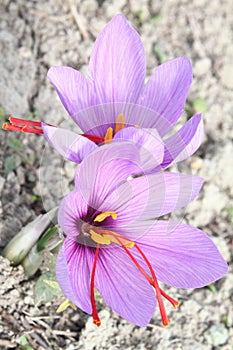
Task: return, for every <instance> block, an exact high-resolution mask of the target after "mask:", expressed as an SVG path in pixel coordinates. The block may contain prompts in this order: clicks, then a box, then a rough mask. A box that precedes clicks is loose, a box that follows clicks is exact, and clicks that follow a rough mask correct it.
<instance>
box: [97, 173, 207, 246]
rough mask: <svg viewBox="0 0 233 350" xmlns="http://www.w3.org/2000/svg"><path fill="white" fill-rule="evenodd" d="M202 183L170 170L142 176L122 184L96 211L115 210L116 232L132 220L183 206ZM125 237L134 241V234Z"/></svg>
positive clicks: (199, 179)
mask: <svg viewBox="0 0 233 350" xmlns="http://www.w3.org/2000/svg"><path fill="white" fill-rule="evenodd" d="M202 183H203V179H201V178H199V177H197V176H189V175H183V174H176V173H171V172H165V173H155V174H151V175H147V176H142V177H139V178H135V179H132V180H130V181H127V182H125V183H123V184H122V185H121V186H120V187H119V188H117V189H116V191H114V192H113V193H111V195H110V196H108V198H107V200H106V202H104V203H103V204H102V205H101V207H100V208H99V210H101V211H107V210H108V211H109V210H110V209H109V208H111V211H114V212H116V213H117V220H114V223H113V224H112V227H111V229H112V230H113V231H114V230H116V231H117V232H118V231H119V230H122V229H124V228H127V226H128V225H129V224H130V223H132V222H134V221H135V220H137V221H139V220H149V219H154V218H158V217H160V216H163V215H165V214H168V213H171V212H173V211H175V210H177V209H180V208H182V207H184V206H185V205H187V204H188V203H189V202H191V201H192V200H193V199H194V198H195V197H196V196H197V194H198V193H199V191H200V188H201V186H202ZM119 233H121V232H119ZM141 234H142V235H143V234H144V232H141ZM127 238H129V239H133V240H134V239H135V238H136V236H135V235H134V236H127Z"/></svg>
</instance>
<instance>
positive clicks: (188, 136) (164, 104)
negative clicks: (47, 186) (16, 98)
mask: <svg viewBox="0 0 233 350" xmlns="http://www.w3.org/2000/svg"><path fill="white" fill-rule="evenodd" d="M89 73H90V77H87V76H84V75H83V74H81V73H80V72H79V71H77V70H75V69H73V68H70V67H52V68H50V70H49V72H48V78H49V80H50V81H51V82H52V84H53V86H54V87H55V89H56V91H57V93H58V95H59V97H60V99H61V102H62V103H63V105H64V107H65V108H66V110H67V112H68V113H69V114H70V116H71V117H72V118H73V120H74V121H75V123H77V124H78V125H79V126H80V128H81V129H82V130H83V133H84V134H83V136H85V137H86V139H85V138H84V137H83V136H82V137H80V136H79V135H76V134H75V133H72V132H71V131H68V130H65V129H59V128H57V129H54V128H53V127H52V126H49V125H46V124H41V123H38V125H37V126H36V125H33V124H30V122H28V121H27V122H26V123H25V124H23V121H18V122H16V121H13V119H12V125H9V124H7V125H5V128H7V129H11V130H16V131H25V132H26V131H27V132H35V133H44V135H45V137H46V138H47V139H48V141H49V142H50V144H51V145H52V146H53V147H55V148H56V149H57V150H58V152H60V153H61V154H62V155H63V156H65V157H66V158H68V159H71V160H74V161H76V162H80V161H82V159H83V157H85V156H86V155H87V154H88V153H89V152H90V150H93V149H94V148H95V147H96V144H98V145H99V144H102V143H109V142H111V140H112V139H113V140H122V139H123V140H129V141H133V142H135V143H137V144H138V146H139V147H140V148H141V147H146V148H147V146H148V145H150V147H152V150H151V154H152V155H153V149H154V143H156V144H157V143H158V141H159V140H160V143H161V144H163V141H162V140H161V138H164V137H165V135H166V134H167V133H168V132H169V131H170V130H171V128H172V127H173V126H174V125H175V124H176V122H177V120H178V118H179V117H180V116H181V115H182V113H183V110H184V104H185V100H186V97H187V94H188V90H189V87H190V84H191V82H192V67H191V63H190V61H189V59H188V58H186V57H180V58H176V59H173V60H170V61H168V62H166V63H163V64H162V65H160V66H159V67H157V68H156V69H155V71H154V73H153V74H152V76H151V77H150V79H149V80H148V82H147V83H146V84H145V85H144V81H145V74H146V62H145V52H144V48H143V45H142V42H141V39H140V36H139V35H138V33H137V32H136V31H135V30H134V29H133V28H132V27H131V26H130V25H129V24H128V22H127V21H126V19H125V17H124V16H123V15H117V16H115V17H114V18H113V19H112V20H111V21H110V22H109V23H108V24H107V25H106V27H105V28H104V29H103V31H102V32H101V33H100V35H99V36H98V38H97V40H96V42H95V44H94V48H93V51H92V54H91V58H90V63H89ZM34 123H35V122H34ZM31 126H32V127H31ZM202 137H203V122H202V117H201V114H197V115H195V116H194V117H192V118H191V119H190V120H189V121H188V122H187V123H186V124H185V125H184V126H183V127H182V128H181V129H180V130H179V131H178V132H176V133H174V134H173V135H172V136H170V137H167V138H166V137H165V139H164V152H163V154H164V157H163V159H162V160H161V162H160V163H161V164H160V165H161V167H162V168H166V167H168V166H169V165H171V164H173V163H175V162H178V161H181V160H183V159H186V158H187V157H189V156H190V155H191V154H193V153H194V152H195V151H196V149H197V148H198V147H199V145H200V143H201V140H202ZM69 140H71V141H69ZM145 144H147V146H145ZM70 149H71V151H70ZM74 149H75V151H76V157H75V156H74V154H73V150H74ZM157 166H158V164H157V159H156V164H154V168H155V169H157ZM152 168H153V167H152ZM152 168H151V170H153V169H152Z"/></svg>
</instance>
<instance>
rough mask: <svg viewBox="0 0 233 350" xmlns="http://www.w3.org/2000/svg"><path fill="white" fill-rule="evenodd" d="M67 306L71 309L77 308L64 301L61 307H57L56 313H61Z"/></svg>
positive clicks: (67, 300)
mask: <svg viewBox="0 0 233 350" xmlns="http://www.w3.org/2000/svg"><path fill="white" fill-rule="evenodd" d="M68 306H71V307H72V309H74V310H76V309H77V307H76V306H75V305H74V304H73V303H72V302H71V301H70V300H69V299H66V300H65V301H63V303H61V305H60V306H59V307H58V309H57V312H62V311H64V310H65V309H67V307H68Z"/></svg>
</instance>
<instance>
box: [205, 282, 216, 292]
mask: <svg viewBox="0 0 233 350" xmlns="http://www.w3.org/2000/svg"><path fill="white" fill-rule="evenodd" d="M207 287H208V288H209V289H210V290H211V292H212V293H216V292H217V288H216V287H215V285H214V284H213V283H212V284H209V285H208V286H207Z"/></svg>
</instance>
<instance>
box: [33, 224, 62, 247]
mask: <svg viewBox="0 0 233 350" xmlns="http://www.w3.org/2000/svg"><path fill="white" fill-rule="evenodd" d="M57 230H58V227H57V226H54V227H52V228H50V229H49V230H48V231H47V232H45V233H44V234H43V236H42V237H41V238H40V240H39V242H38V243H37V249H38V251H39V252H40V251H41V250H43V249H44V248H45V246H46V243H47V242H48V241H49V240H50V239H51V238H52V237H53V236H54V235H55V233H57Z"/></svg>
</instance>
